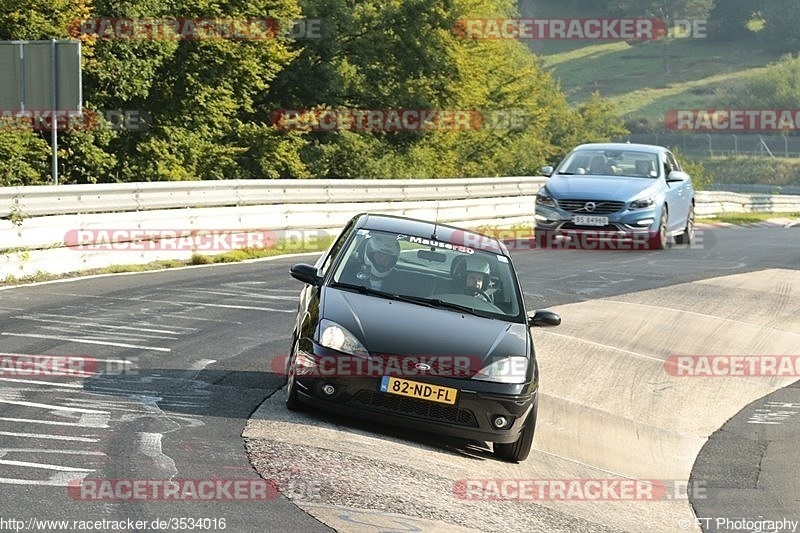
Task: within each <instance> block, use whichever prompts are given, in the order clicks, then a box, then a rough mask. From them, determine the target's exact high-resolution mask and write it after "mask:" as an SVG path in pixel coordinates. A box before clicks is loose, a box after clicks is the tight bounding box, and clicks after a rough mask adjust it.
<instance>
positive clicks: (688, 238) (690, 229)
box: [675, 204, 694, 244]
mask: <svg viewBox="0 0 800 533" xmlns="http://www.w3.org/2000/svg"><path fill="white" fill-rule="evenodd" d="M692 241H694V204H692V206H691V207H690V208H689V216H687V217H686V227H685V228H684V230H683V233H681V234H680V235H677V236H676V237H675V242H676V243H678V244H692Z"/></svg>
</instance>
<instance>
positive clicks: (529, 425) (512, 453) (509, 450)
mask: <svg viewBox="0 0 800 533" xmlns="http://www.w3.org/2000/svg"><path fill="white" fill-rule="evenodd" d="M537 407H538V405H537V404H533V408H531V412H530V413H529V414H528V418H526V419H525V426H524V427H523V429H522V432H521V433H520V434H519V438H518V439H517V440H516V441H515V442H511V443H508V444H500V443H497V442H495V443H494V445H493V449H494V455H495V457H497V458H498V459H503V460H505V461H516V462H520V461H524V460H525V459H527V458H528V454H530V452H531V447H533V434H534V433H535V432H536V411H537Z"/></svg>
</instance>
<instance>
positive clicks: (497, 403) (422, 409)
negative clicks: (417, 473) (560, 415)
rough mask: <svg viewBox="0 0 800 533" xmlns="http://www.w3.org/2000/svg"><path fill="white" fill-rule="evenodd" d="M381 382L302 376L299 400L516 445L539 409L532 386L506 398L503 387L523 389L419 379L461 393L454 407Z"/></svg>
mask: <svg viewBox="0 0 800 533" xmlns="http://www.w3.org/2000/svg"><path fill="white" fill-rule="evenodd" d="M380 379H381V378H380V377H337V378H322V377H298V378H297V385H298V387H297V390H298V396H299V398H300V400H301V401H303V402H304V403H307V404H310V405H313V406H315V407H317V408H320V409H324V410H327V411H331V412H335V413H340V414H346V415H350V416H355V417H358V418H363V419H368V420H372V421H375V422H382V423H388V424H392V425H397V426H401V427H405V428H409V429H417V430H421V431H426V432H430V433H438V434H442V435H447V436H450V437H457V438H463V439H467V440H477V441H487V442H498V443H511V442H515V441H516V440H517V439H518V438H519V434H520V432H521V431H522V429H523V425H524V422H525V418H526V416H527V415H528V413H529V412H530V410H531V409H535V408H536V401H537V394H536V390H535V389H532V387H530V386H528V387H525V388H524V389H525V390H524V392H523V393H522V394H503V393H501V392H500V391H501V390H502V389H503V388H504V387H505V388H509V387H515V388H520V386H519V385H513V386H510V385H502V384H497V383H482V382H476V381H475V380H463V379H455V378H437V379H435V380H430V379H425V378H414V380H415V381H418V382H422V383H429V384H435V385H440V386H444V387H451V388H456V389H458V391H459V392H458V396H457V400H456V403H455V405H448V404H442V403H436V402H432V401H430V400H422V399H416V398H407V397H404V396H398V395H394V394H389V393H385V392H381V391H380ZM325 385H330V386H332V387H333V390H334V391H335V392H334V393H333V394H328V393H326V392H324V391H323V386H325ZM328 390H329V391H330V389H328ZM497 416H504V417H506V418H507V419H508V420H509V421H510V423H509V425H508V426H506V427H505V428H501V429H498V428H496V427H494V426H493V424H492V420H493V419H494V418H495V417H497Z"/></svg>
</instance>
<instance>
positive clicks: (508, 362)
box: [472, 356, 530, 383]
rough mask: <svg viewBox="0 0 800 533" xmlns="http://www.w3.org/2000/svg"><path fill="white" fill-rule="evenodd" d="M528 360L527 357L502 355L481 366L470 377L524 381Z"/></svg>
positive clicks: (485, 379) (497, 380) (496, 380)
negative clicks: (500, 357)
mask: <svg viewBox="0 0 800 533" xmlns="http://www.w3.org/2000/svg"><path fill="white" fill-rule="evenodd" d="M529 362H530V360H529V359H528V358H527V357H520V356H515V357H504V358H502V359H498V360H497V361H494V362H493V363H491V364H489V365H487V366H485V367H483V368H482V369H481V370H480V371H479V372H478V373H477V374H475V375H474V376H472V379H478V380H481V381H491V382H493V383H525V381H526V380H527V376H528V364H529Z"/></svg>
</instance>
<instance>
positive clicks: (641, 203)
mask: <svg viewBox="0 0 800 533" xmlns="http://www.w3.org/2000/svg"><path fill="white" fill-rule="evenodd" d="M655 204H656V197H655V196H648V197H647V198H639V199H638V200H634V201H632V202H631V209H644V208H645V207H652V206H654V205H655Z"/></svg>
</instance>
